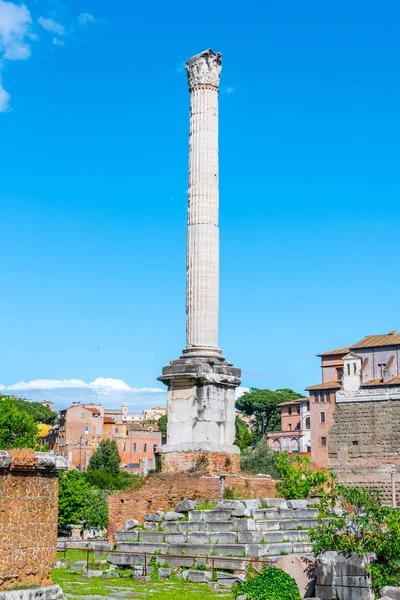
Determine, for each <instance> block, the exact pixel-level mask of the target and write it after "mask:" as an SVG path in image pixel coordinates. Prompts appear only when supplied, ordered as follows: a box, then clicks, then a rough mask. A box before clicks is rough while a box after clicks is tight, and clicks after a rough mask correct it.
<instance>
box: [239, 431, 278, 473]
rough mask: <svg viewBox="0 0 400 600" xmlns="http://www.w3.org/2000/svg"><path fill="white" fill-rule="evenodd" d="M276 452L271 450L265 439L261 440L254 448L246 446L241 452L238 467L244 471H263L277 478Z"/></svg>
mask: <svg viewBox="0 0 400 600" xmlns="http://www.w3.org/2000/svg"><path fill="white" fill-rule="evenodd" d="M277 454H278V453H277V452H274V451H273V450H271V448H270V447H269V446H268V443H267V441H266V440H261V441H260V442H258V444H257V445H256V447H255V448H254V449H252V448H247V449H245V450H244V451H243V452H242V455H241V458H240V468H241V470H242V471H244V472H246V473H265V474H267V475H271V476H272V477H275V478H277V477H278V475H279V473H278V470H277V468H276V460H277Z"/></svg>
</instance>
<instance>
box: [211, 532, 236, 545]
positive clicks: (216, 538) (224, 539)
mask: <svg viewBox="0 0 400 600" xmlns="http://www.w3.org/2000/svg"><path fill="white" fill-rule="evenodd" d="M236 535H237V534H236V533H233V532H231V533H223V532H217V531H216V532H213V533H210V542H211V543H212V544H236V541H237V539H236Z"/></svg>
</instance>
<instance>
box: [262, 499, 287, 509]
mask: <svg viewBox="0 0 400 600" xmlns="http://www.w3.org/2000/svg"><path fill="white" fill-rule="evenodd" d="M261 507H267V508H288V505H287V503H286V500H285V499H284V498H261Z"/></svg>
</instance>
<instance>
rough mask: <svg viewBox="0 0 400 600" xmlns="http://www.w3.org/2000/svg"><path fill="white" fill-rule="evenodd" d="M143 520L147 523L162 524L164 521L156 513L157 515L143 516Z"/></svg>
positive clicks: (148, 514)
mask: <svg viewBox="0 0 400 600" xmlns="http://www.w3.org/2000/svg"><path fill="white" fill-rule="evenodd" d="M163 514H164V513H163ZM143 519H144V520H145V521H149V522H150V523H160V521H162V520H163V518H162V516H161V515H159V514H157V513H155V514H150V513H147V514H145V515H144V516H143Z"/></svg>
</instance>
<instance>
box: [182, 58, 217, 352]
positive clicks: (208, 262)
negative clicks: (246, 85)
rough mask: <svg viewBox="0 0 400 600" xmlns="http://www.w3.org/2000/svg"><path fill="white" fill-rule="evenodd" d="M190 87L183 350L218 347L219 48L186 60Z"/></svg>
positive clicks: (213, 349)
mask: <svg viewBox="0 0 400 600" xmlns="http://www.w3.org/2000/svg"><path fill="white" fill-rule="evenodd" d="M186 72H187V76H188V80H189V91H190V134H189V189H188V237H187V275H186V277H187V279H186V294H187V297H186V348H187V351H192V352H194V351H201V354H204V350H206V351H208V352H210V351H211V352H216V351H217V352H220V350H219V349H218V295H219V230H218V85H219V78H220V73H221V54H220V53H215V52H212V51H211V50H207V51H206V52H202V53H201V54H198V55H197V56H194V57H193V58H190V59H189V60H188V61H187V67H186Z"/></svg>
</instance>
